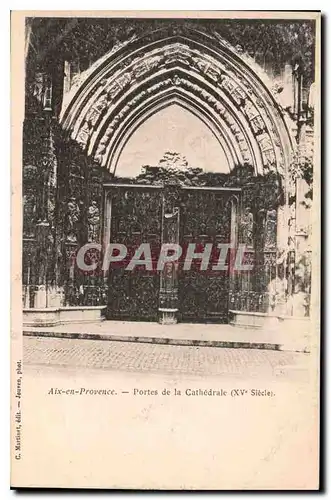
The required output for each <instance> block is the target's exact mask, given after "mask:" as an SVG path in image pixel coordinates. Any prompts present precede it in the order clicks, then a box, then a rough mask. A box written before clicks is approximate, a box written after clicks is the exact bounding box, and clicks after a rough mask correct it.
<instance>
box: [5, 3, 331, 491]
mask: <svg viewBox="0 0 331 500" xmlns="http://www.w3.org/2000/svg"><path fill="white" fill-rule="evenodd" d="M11 30H12V34H11V36H12V45H13V52H12V76H11V80H12V104H13V102H14V100H15V103H16V104H17V103H19V104H21V109H20V110H18V109H19V106H15V112H14V111H12V123H13V126H14V129H15V130H16V131H17V134H16V133H14V135H13V136H12V151H13V161H12V186H13V187H12V191H13V195H12V207H13V210H12V224H13V226H12V227H13V230H12V241H14V240H15V249H16V250H15V252H16V253H15V255H16V257H15V256H14V257H13V269H12V281H13V298H12V337H11V346H12V355H11V365H12V390H11V392H12V408H11V415H12V429H11V430H12V435H11V443H12V449H11V455H12V462H11V463H12V479H11V481H12V487H14V488H20V487H24V488H26V487H28V488H29V487H30V488H31V487H47V488H98V489H137V490H146V489H147V490H261V489H266V490H318V488H319V370H320V366H319V348H320V332H319V314H320V306H319V279H320V268H319V265H320V264H319V263H320V239H319V237H320V234H319V230H320V229H319V225H320V213H319V211H320V43H321V40H320V13H319V12H318V11H316V12H314V11H311V12H299V11H295V12H290V11H287V12H256V11H255V12H253V11H252V12H250V11H247V12H240V11H236V12H226V11H219V12H208V11H200V12H194V11H191V12H187V13H181V12H180V11H178V12H176V13H174V12H170V11H169V12H167V11H158V12H156V11H155V12H148V11H140V12H139V11H138V12H134V11H125V12H123V13H121V12H120V11H117V12H111V11H108V12H102V11H97V12H91V13H87V12H75V11H66V12H56V11H53V12H52V11H43V12H33V11H31V12H26V13H24V12H22V11H14V12H12V27H11ZM14 57H16V59H15V63H14ZM12 107H13V106H12ZM13 109H14V107H13ZM17 114H18V115H17ZM16 115H17V116H16ZM16 264H17V267H16Z"/></svg>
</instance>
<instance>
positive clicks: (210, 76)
mask: <svg viewBox="0 0 331 500" xmlns="http://www.w3.org/2000/svg"><path fill="white" fill-rule="evenodd" d="M179 38H180V37H179ZM129 45H130V44H129ZM129 45H128V46H127V47H126V49H125V50H126V54H127V55H126V56H124V55H123V58H122V60H118V61H117V62H115V63H114V64H113V65H112V64H107V65H104V66H102V68H101V69H99V71H98V70H96V73H95V75H93V79H91V83H90V84H89V83H87V84H86V83H84V84H82V90H81V94H82V95H81V96H80V91H79V90H78V91H77V92H76V95H75V99H73V101H72V103H70V104H69V106H68V107H67V109H66V112H65V113H64V116H63V119H62V122H63V125H64V127H65V128H67V129H69V130H72V131H73V136H74V138H75V139H76V140H77V141H78V142H79V143H80V144H81V145H82V146H83V147H84V148H86V150H88V152H89V154H93V156H94V157H95V158H96V159H97V160H98V161H99V162H100V163H101V164H102V165H105V161H106V160H105V159H106V158H110V157H111V156H112V153H111V150H110V148H111V147H115V148H116V143H118V139H116V141H115V140H114V141H113V142H112V141H111V140H112V137H113V136H114V137H115V136H116V130H117V129H119V127H120V126H121V123H122V122H123V120H124V119H125V117H126V116H128V115H129V114H130V113H132V110H134V108H135V107H136V106H138V105H139V104H141V103H143V102H145V101H146V100H148V99H150V97H151V96H157V95H158V94H160V93H161V92H162V91H163V90H164V89H165V88H166V87H173V88H174V89H176V88H179V89H184V90H185V91H189V92H190V94H191V98H192V105H193V106H194V105H196V106H199V104H198V101H197V102H196V103H195V96H196V98H198V99H199V100H201V101H202V102H203V103H204V105H205V107H206V109H208V108H210V109H211V110H212V112H213V113H214V114H215V113H216V116H217V119H218V120H219V121H220V122H223V124H224V126H225V127H226V129H228V130H229V132H230V134H231V137H232V139H231V140H233V141H236V144H237V147H238V146H239V149H240V152H241V156H242V160H241V161H242V162H243V163H245V162H247V163H254V162H255V163H256V165H257V164H258V163H259V162H261V164H262V170H263V171H265V172H269V171H270V170H274V171H276V170H277V169H278V166H279V168H280V170H281V171H282V170H283V163H284V151H283V148H284V147H285V144H284V141H285V142H286V141H287V142H289V141H290V140H289V139H288V137H287V135H289V134H288V132H287V130H286V127H285V125H284V123H283V122H282V117H281V116H278V114H279V113H278V111H277V108H276V106H273V101H272V99H273V98H272V94H271V91H269V90H268V89H266V88H264V87H263V85H262V83H261V82H260V81H259V80H258V78H257V77H256V76H255V75H254V74H252V75H251V74H249V71H248V69H247V67H246V66H245V65H244V63H242V66H241V63H240V62H239V61H238V59H234V56H233V54H232V53H230V52H228V53H227V57H226V55H225V52H226V51H228V49H225V48H223V50H220V51H219V53H215V51H214V50H213V51H211V50H210V49H209V47H208V46H206V47H205V48H202V47H199V48H198V47H197V46H196V44H195V42H193V41H190V43H189V42H188V40H187V39H184V38H183V41H179V40H178V39H177V40H176V41H173V42H171V43H169V40H165V42H164V43H163V44H161V45H160V44H158V45H157V46H156V43H154V44H151V45H150V46H145V47H144V46H143V47H141V48H140V49H139V50H138V51H136V52H133V54H134V55H131V54H130V51H129ZM110 58H111V56H110ZM177 69H179V72H178V70H177ZM162 74H164V75H163V76H162ZM82 99H83V100H84V102H83V101H82ZM80 102H81V104H80ZM279 115H280V114H279ZM133 122H134V119H133ZM239 124H240V126H239ZM244 128H245V130H246V133H244ZM281 128H283V130H282V131H281ZM220 133H221V132H220ZM254 150H255V153H254V156H255V157H252V151H254ZM257 154H258V155H259V158H257V156H256V155H257ZM260 173H263V172H260Z"/></svg>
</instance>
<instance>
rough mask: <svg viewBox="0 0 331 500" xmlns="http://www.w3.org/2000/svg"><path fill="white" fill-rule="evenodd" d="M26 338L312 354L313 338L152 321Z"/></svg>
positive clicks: (78, 326) (62, 329)
mask: <svg viewBox="0 0 331 500" xmlns="http://www.w3.org/2000/svg"><path fill="white" fill-rule="evenodd" d="M23 335H26V336H35V337H57V338H67V339H68V338H69V339H70V338H71V339H88V340H93V339H94V340H112V341H120V342H144V343H155V344H171V345H194V346H205V347H227V348H244V349H269V350H284V351H296V352H309V339H308V338H307V337H303V338H299V337H298V333H297V330H296V329H295V328H293V330H292V331H291V332H289V331H282V330H279V329H278V330H275V329H273V328H271V327H270V328H269V329H263V330H262V329H261V330H260V329H259V330H255V329H246V328H239V327H234V326H231V325H220V324H196V323H179V324H176V325H160V324H158V323H149V322H133V321H132V322H129V321H128V322H126V321H102V322H98V323H75V324H68V325H58V326H54V327H40V328H37V327H25V328H23Z"/></svg>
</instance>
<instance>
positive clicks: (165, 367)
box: [23, 337, 309, 381]
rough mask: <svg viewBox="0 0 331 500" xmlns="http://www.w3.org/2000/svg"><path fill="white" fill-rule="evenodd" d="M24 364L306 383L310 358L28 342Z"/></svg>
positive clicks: (76, 342) (77, 342)
mask: <svg viewBox="0 0 331 500" xmlns="http://www.w3.org/2000/svg"><path fill="white" fill-rule="evenodd" d="M23 345H24V357H23V359H24V363H25V365H47V366H50V367H51V366H53V367H55V366H62V367H73V368H99V369H108V370H120V371H129V372H144V373H146V372H150V373H153V372H154V373H167V374H173V375H175V374H178V375H180V374H189V375H202V376H206V375H222V374H227V375H234V376H237V375H239V376H240V375H243V376H245V377H246V376H252V377H255V376H257V377H268V378H270V377H271V378H273V377H277V378H282V377H284V376H286V378H287V379H288V377H289V376H290V378H291V377H293V378H294V379H296V380H297V379H298V377H300V379H301V380H302V381H303V380H304V379H306V374H307V367H308V363H309V355H307V354H302V353H293V352H282V351H269V350H257V349H225V348H223V349H222V348H215V347H193V346H175V345H159V344H144V343H133V342H112V341H102V340H76V339H58V338H43V337H24V340H23Z"/></svg>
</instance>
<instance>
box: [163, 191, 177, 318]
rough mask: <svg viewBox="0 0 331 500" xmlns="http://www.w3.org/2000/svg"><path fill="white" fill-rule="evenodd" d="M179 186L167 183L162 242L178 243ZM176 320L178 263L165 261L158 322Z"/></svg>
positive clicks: (164, 199)
mask: <svg viewBox="0 0 331 500" xmlns="http://www.w3.org/2000/svg"><path fill="white" fill-rule="evenodd" d="M179 202H180V188H179V187H178V186H177V185H171V184H170V185H167V186H166V187H165V189H164V196H163V210H162V244H178V243H179V210H180V203H179ZM177 320H178V264H177V262H166V263H165V265H164V267H163V270H162V271H161V273H160V298H159V322H160V323H162V324H167V325H171V324H175V323H177Z"/></svg>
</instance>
